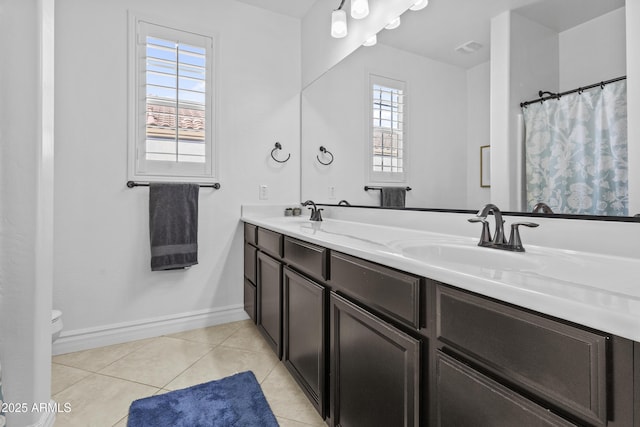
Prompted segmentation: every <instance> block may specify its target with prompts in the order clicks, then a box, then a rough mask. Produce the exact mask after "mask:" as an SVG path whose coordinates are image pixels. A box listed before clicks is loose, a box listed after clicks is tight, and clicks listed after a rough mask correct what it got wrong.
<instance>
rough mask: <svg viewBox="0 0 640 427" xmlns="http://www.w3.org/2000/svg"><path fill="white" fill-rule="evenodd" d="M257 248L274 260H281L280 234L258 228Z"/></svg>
mask: <svg viewBox="0 0 640 427" xmlns="http://www.w3.org/2000/svg"><path fill="white" fill-rule="evenodd" d="M258 247H259V248H260V249H262V250H263V251H265V252H267V253H268V254H270V255H272V256H274V257H276V258H282V234H280V233H276V232H275V231H271V230H266V229H264V228H258Z"/></svg>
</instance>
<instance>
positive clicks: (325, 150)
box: [316, 146, 333, 166]
mask: <svg viewBox="0 0 640 427" xmlns="http://www.w3.org/2000/svg"><path fill="white" fill-rule="evenodd" d="M320 152H322V153H323V154H328V155H330V156H331V160H329V162H327V163H325V162H323V161H322V160H320V156H316V159H318V162H320V164H322V165H325V166H328V165H330V164H331V163H333V154H331V151H329V150H327V149H326V148H324V147H323V146H320Z"/></svg>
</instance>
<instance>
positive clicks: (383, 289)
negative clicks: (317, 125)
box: [244, 226, 640, 427]
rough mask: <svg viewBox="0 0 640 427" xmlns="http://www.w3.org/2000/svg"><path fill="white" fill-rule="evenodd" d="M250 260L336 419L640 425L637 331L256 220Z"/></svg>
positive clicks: (294, 368) (264, 296) (285, 347)
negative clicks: (613, 330)
mask: <svg viewBox="0 0 640 427" xmlns="http://www.w3.org/2000/svg"><path fill="white" fill-rule="evenodd" d="M244 273H245V274H244V276H245V309H246V310H247V312H248V313H249V315H251V313H254V315H255V318H256V323H257V325H258V328H259V329H260V330H261V332H262V333H263V335H264V336H265V338H266V339H267V341H268V342H269V343H270V344H271V345H272V347H273V349H274V351H275V352H276V354H278V356H279V357H280V356H281V358H282V360H283V363H284V364H285V366H286V367H287V369H288V370H289V371H290V372H291V374H292V375H293V377H294V378H295V379H296V381H297V382H298V383H299V384H300V387H301V388H302V390H303V391H304V392H305V393H306V395H307V396H308V397H309V400H310V401H311V402H312V404H313V405H315V407H316V409H317V410H318V412H319V413H320V414H321V415H322V416H323V417H326V420H327V423H328V424H329V425H330V426H336V427H337V426H340V427H376V426H381V427H388V426H393V427H395V426H399V427H415V426H423V427H436V426H437V427H467V426H468V427H513V426H518V427H548V426H559V427H564V426H581V427H640V344H639V343H634V342H633V341H631V340H628V339H624V338H621V337H617V336H614V335H611V334H606V333H603V332H600V331H596V330H593V329H589V328H587V327H583V326H581V325H576V324H574V323H571V322H568V321H564V320H561V319H558V318H554V317H551V316H547V315H544V314H541V313H537V312H533V311H531V310H527V309H524V308H521V307H517V306H514V305H511V304H508V303H504V302H501V301H498V300H495V299H491V298H488V297H485V296H482V295H479V294H476V293H472V292H469V291H465V290H462V289H460V288H457V287H454V286H450V285H448V284H442V283H439V282H436V281H433V280H430V279H426V278H422V277H418V276H415V275H413V274H410V273H406V272H402V271H398V270H396V269H393V268H390V267H386V266H382V265H379V264H376V263H373V262H370V261H366V260H363V259H360V258H357V257H354V256H351V255H346V254H342V253H339V252H336V251H332V250H329V249H327V248H323V247H321V246H318V245H314V244H311V243H308V242H304V241H301V240H298V239H295V238H292V237H289V236H283V235H281V234H279V233H275V232H273V231H270V230H266V229H262V228H260V227H255V226H250V227H245V272H244ZM254 285H255V286H254ZM253 301H255V303H253V305H252V302H253Z"/></svg>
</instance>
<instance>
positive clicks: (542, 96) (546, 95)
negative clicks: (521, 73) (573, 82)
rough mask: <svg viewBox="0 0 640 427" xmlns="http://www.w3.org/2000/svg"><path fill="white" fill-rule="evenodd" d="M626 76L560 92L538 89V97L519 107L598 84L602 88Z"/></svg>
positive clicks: (580, 90) (581, 90)
mask: <svg viewBox="0 0 640 427" xmlns="http://www.w3.org/2000/svg"><path fill="white" fill-rule="evenodd" d="M626 78H627V76H622V77H617V78H615V79H611V80H606V81H603V82H600V83H594V84H592V85H589V86H583V87H579V88H577V89H573V90H568V91H566V92H561V93H553V92H543V91H539V92H538V96H539V97H540V98H538V99H534V100H532V101H527V102H521V103H520V108H522V107H526V106H527V105H529V104H535V103H536V102H543V101H546V100H547V99H560V97H561V96H564V95H569V94H570V93H575V92H578V93H582V92H583V91H585V90H587V89H593V88H594V87H598V86H600V87H601V88H602V89H604V87H605V85H608V84H609V83H614V82H618V81H620V80H625V79H626Z"/></svg>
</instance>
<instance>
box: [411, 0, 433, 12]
mask: <svg viewBox="0 0 640 427" xmlns="http://www.w3.org/2000/svg"><path fill="white" fill-rule="evenodd" d="M428 4H429V0H418V1H417V2H415V3H414V4H413V6H411V7H410V8H409V9H411V10H414V11H415V10H422V9H424V8H425V7H427V5H428Z"/></svg>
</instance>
